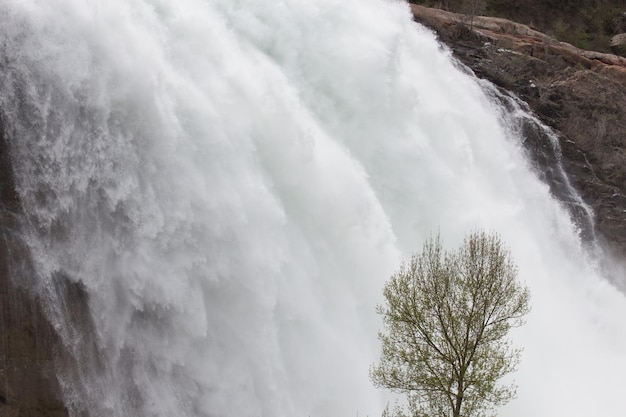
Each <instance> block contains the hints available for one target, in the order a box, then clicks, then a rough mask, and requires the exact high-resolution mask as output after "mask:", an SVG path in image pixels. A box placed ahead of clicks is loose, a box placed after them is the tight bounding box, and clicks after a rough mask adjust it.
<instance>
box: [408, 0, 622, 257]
mask: <svg viewBox="0 0 626 417" xmlns="http://www.w3.org/2000/svg"><path fill="white" fill-rule="evenodd" d="M410 6H411V11H412V12H413V16H414V19H415V20H416V21H417V22H419V23H422V24H423V25H425V26H426V27H429V28H431V29H432V30H434V31H435V32H436V33H437V34H438V36H439V38H440V40H441V41H442V42H443V43H444V44H446V45H447V46H448V47H449V48H450V49H451V50H452V52H453V54H454V56H455V57H456V58H457V59H458V60H459V61H461V62H462V63H463V64H465V65H467V66H468V67H469V68H471V69H472V70H473V71H474V72H475V73H476V75H478V76H479V77H481V78H485V79H487V80H489V81H491V82H493V83H494V84H496V85H497V86H499V87H501V88H503V89H505V90H507V91H510V92H512V93H514V94H515V95H517V96H518V97H519V98H521V99H522V100H523V101H525V102H526V103H528V105H529V106H530V109H531V110H532V111H533V112H534V113H535V114H536V115H537V116H538V117H539V119H541V120H542V121H543V122H544V123H545V124H547V125H548V126H550V127H552V128H553V129H554V130H555V131H556V133H557V134H558V136H559V142H560V147H561V151H562V158H563V159H562V162H563V165H564V168H565V170H566V171H567V173H568V175H569V177H570V180H571V181H572V185H573V186H574V187H575V188H576V189H577V190H578V191H579V192H580V194H581V196H582V198H583V199H584V200H585V202H586V203H587V204H589V205H590V206H591V207H592V208H593V210H594V212H595V215H596V218H595V227H596V230H597V232H598V235H599V238H600V240H601V241H603V243H604V244H605V246H606V247H607V248H608V250H609V251H611V252H613V255H614V256H615V258H616V259H621V260H624V259H626V58H624V57H621V56H616V55H611V54H605V53H599V52H593V51H586V50H582V49H579V48H576V47H574V46H572V45H570V44H567V43H564V42H558V41H556V40H554V39H552V38H550V37H549V36H547V35H545V34H543V33H540V32H538V31H536V30H533V29H531V28H530V27H528V26H525V25H522V24H518V23H515V22H512V21H510V20H506V19H502V18H496V17H483V16H467V15H461V14H455V13H450V12H446V11H443V10H439V9H432V8H427V7H423V6H419V5H415V4H411V5H410ZM529 145H530V144H529ZM529 153H530V154H531V155H533V152H532V149H531V150H530V152H529Z"/></svg>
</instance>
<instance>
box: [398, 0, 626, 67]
mask: <svg viewBox="0 0 626 417" xmlns="http://www.w3.org/2000/svg"><path fill="white" fill-rule="evenodd" d="M410 2H411V3H416V4H422V5H424V6H428V7H437V8H441V9H444V10H448V11H451V12H455V13H464V14H471V15H485V16H495V17H503V18H506V19H510V20H513V21H515V22H519V23H523V24H526V25H528V26H530V27H532V28H534V29H536V30H538V31H540V32H544V33H546V34H548V35H550V36H553V37H554V38H556V39H558V40H559V41H563V42H568V43H571V44H572V45H574V46H577V47H579V48H582V49H590V50H595V51H599V52H612V53H615V54H619V55H623V56H626V46H625V45H622V46H619V47H613V48H611V38H612V37H613V36H614V35H618V34H620V33H625V32H626V0H410Z"/></svg>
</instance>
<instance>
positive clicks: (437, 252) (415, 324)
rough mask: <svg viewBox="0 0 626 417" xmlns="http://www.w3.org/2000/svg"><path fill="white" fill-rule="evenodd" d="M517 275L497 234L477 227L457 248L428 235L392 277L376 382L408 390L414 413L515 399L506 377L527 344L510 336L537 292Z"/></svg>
mask: <svg viewBox="0 0 626 417" xmlns="http://www.w3.org/2000/svg"><path fill="white" fill-rule="evenodd" d="M516 279H517V267H516V265H515V263H514V262H513V260H512V258H511V256H510V253H509V251H508V250H507V249H506V248H505V247H504V245H503V243H502V242H501V240H500V238H499V237H498V235H497V234H487V233H484V232H474V233H471V234H470V235H468V236H467V237H466V238H465V240H464V242H463V243H462V245H461V246H460V247H459V248H458V249H457V250H456V251H451V252H448V251H444V250H443V248H442V244H441V241H440V238H439V237H437V238H434V239H432V238H431V239H430V240H428V241H427V242H426V243H425V244H424V247H423V249H422V252H420V253H416V254H414V255H413V257H412V258H411V260H410V262H408V263H405V264H403V265H401V266H400V269H399V270H398V271H397V272H395V273H394V274H393V275H392V276H391V278H390V280H389V281H388V282H387V283H386V285H385V288H384V298H385V303H384V304H383V305H379V306H378V309H377V311H378V313H379V314H380V315H381V316H382V319H383V323H384V330H383V331H381V332H380V333H379V339H380V341H381V344H382V346H381V358H380V362H379V363H378V364H377V365H374V366H373V367H372V369H371V370H370V376H371V379H372V381H373V382H374V384H375V385H376V386H379V387H385V388H389V389H391V390H393V391H395V392H401V393H406V394H408V402H409V411H410V414H411V415H412V416H431V417H434V416H442V417H443V416H446V417H448V416H451V417H459V416H463V417H473V416H483V415H486V414H487V413H488V412H489V411H490V410H492V409H493V407H494V406H498V405H502V404H504V403H506V402H508V401H509V400H510V399H511V398H512V397H513V396H514V395H515V386H514V385H501V384H498V380H499V379H500V378H501V377H503V376H504V375H506V374H508V373H509V372H512V371H513V370H515V368H516V366H517V364H518V362H519V353H520V351H519V349H517V348H515V347H513V346H512V345H511V343H510V342H509V340H508V339H507V337H506V336H507V334H508V332H509V330H510V329H511V327H515V326H519V325H521V324H523V318H524V315H525V314H526V313H527V312H528V311H529V299H530V294H529V290H528V289H527V288H526V287H524V286H522V285H521V284H519V283H518V282H517V281H516Z"/></svg>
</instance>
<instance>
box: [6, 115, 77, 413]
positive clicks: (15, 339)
mask: <svg viewBox="0 0 626 417" xmlns="http://www.w3.org/2000/svg"><path fill="white" fill-rule="evenodd" d="M19 206H20V205H19V200H18V198H17V194H16V192H15V187H14V184H13V179H12V175H11V167H10V159H9V153H8V150H7V146H6V142H5V138H4V134H3V132H2V126H1V125H0V416H2V417H66V416H67V415H68V413H67V410H66V407H65V406H64V404H63V401H62V400H61V395H60V394H61V392H60V388H59V383H58V381H57V377H56V372H55V370H56V368H55V361H54V360H55V355H56V353H57V352H58V348H59V347H60V346H61V344H60V341H59V339H58V336H57V334H56V332H55V331H54V329H53V328H52V326H51V325H50V323H49V322H48V320H46V318H45V315H44V313H43V311H42V308H41V304H40V302H39V299H38V298H37V297H36V296H35V295H34V293H32V292H31V291H29V289H28V285H29V284H30V283H28V282H23V280H24V278H25V277H28V276H29V273H30V271H31V267H30V262H29V255H28V250H27V248H26V247H25V245H24V244H23V242H22V240H21V239H20V233H19V231H20V227H19V208H20V207H19Z"/></svg>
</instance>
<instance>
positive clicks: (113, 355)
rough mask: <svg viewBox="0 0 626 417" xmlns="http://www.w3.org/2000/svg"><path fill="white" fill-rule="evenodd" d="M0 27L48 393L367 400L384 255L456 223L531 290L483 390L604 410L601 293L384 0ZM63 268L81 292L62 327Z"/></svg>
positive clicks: (251, 408) (619, 344)
mask: <svg viewBox="0 0 626 417" xmlns="http://www.w3.org/2000/svg"><path fill="white" fill-rule="evenodd" d="M0 28H1V29H0V42H1V43H0V45H1V47H2V55H1V56H0V59H1V61H0V62H1V67H0V108H1V109H2V111H3V113H4V120H5V124H6V130H7V134H8V140H9V145H10V148H11V154H12V157H13V167H14V170H15V176H16V186H17V189H18V193H19V195H20V198H21V200H22V204H23V207H24V216H25V219H26V220H25V224H26V225H27V227H26V228H25V231H24V234H25V236H24V239H25V240H26V242H27V243H28V246H29V248H30V251H31V254H32V258H33V262H34V265H35V268H36V272H37V277H36V279H37V285H36V286H37V291H39V293H40V294H41V296H42V298H43V299H44V300H46V306H45V308H46V312H47V314H48V316H49V317H50V320H52V322H53V324H54V326H55V328H56V329H57V331H58V332H59V333H60V334H61V336H62V337H63V339H64V343H65V344H66V345H67V349H68V351H70V352H73V354H74V355H75V356H76V358H77V362H78V365H77V369H74V370H72V371H71V372H70V371H68V370H65V371H64V370H61V371H60V377H61V379H62V383H63V391H64V396H65V398H66V402H67V403H68V404H69V406H70V409H71V412H72V413H73V415H76V416H78V415H83V414H81V413H82V412H83V411H84V410H87V411H88V413H89V415H90V416H94V417H95V416H98V417H107V416H163V417H170V416H210V417H218V416H219V417H261V416H264V417H292V416H311V417H324V416H326V417H339V416H354V415H360V416H367V415H369V416H377V415H380V412H381V410H382V409H383V407H384V405H385V402H386V401H387V400H388V398H389V397H388V394H387V393H385V392H383V391H380V390H375V389H374V388H373V387H372V385H371V383H370V382H369V379H368V368H369V366H370V364H372V363H373V362H374V361H376V360H377V357H378V342H377V340H376V332H377V330H378V328H379V326H380V322H379V319H378V317H377V316H376V314H375V305H376V303H378V302H381V301H382V297H381V289H382V286H383V284H384V282H385V280H386V279H387V278H388V277H389V276H390V274H391V273H392V272H393V271H394V270H395V269H396V268H397V267H398V265H399V263H400V262H401V260H403V259H407V258H408V257H409V256H410V254H411V252H412V251H416V250H419V249H420V248H421V244H422V242H423V241H424V239H425V238H427V237H428V236H429V235H430V234H431V233H437V231H439V233H440V234H441V237H442V240H443V242H444V244H445V245H449V246H451V247H453V246H456V245H457V244H458V243H459V242H460V241H461V240H462V238H463V236H464V235H465V234H466V233H467V232H469V231H471V230H475V229H478V228H483V229H486V230H494V231H497V232H499V233H500V234H501V236H502V238H503V240H504V241H505V242H507V244H508V245H509V246H510V248H511V251H512V255H513V257H514V258H515V259H516V261H517V263H518V264H519V277H520V279H521V280H522V281H524V282H526V283H527V284H528V285H529V286H530V288H531V291H532V306H533V311H532V313H531V314H530V316H529V319H528V323H527V325H526V326H524V327H522V328H519V329H516V331H515V332H514V333H513V335H512V336H513V338H514V340H515V341H516V343H518V344H519V345H521V346H523V347H524V349H525V350H524V354H523V356H522V359H521V361H522V362H521V366H520V369H519V371H518V372H517V373H516V374H514V375H513V378H514V379H515V380H516V381H517V383H518V385H519V389H518V396H517V399H515V400H514V401H512V402H511V403H510V404H509V405H508V406H506V407H505V408H503V409H502V410H501V413H500V415H502V416H509V417H517V416H529V415H532V416H534V417H543V416H546V417H547V416H553V415H567V416H580V417H588V416H590V415H603V416H618V415H622V413H623V407H622V405H621V401H620V398H621V397H620V396H621V395H622V391H623V388H624V382H623V378H622V375H623V374H624V372H625V371H626V325H624V322H623V318H624V317H626V299H625V297H624V295H623V294H621V293H620V292H618V291H616V290H615V289H614V288H613V287H612V286H611V285H610V284H609V283H608V282H607V280H606V279H605V278H604V277H603V276H602V273H601V272H600V271H599V268H598V267H597V265H596V264H597V260H596V259H594V257H593V256H591V255H589V254H587V253H586V251H585V249H584V247H583V245H582V244H581V241H580V238H579V230H578V228H577V226H576V225H575V224H574V222H573V221H572V220H571V219H570V216H569V215H568V214H567V211H566V210H565V209H564V208H563V207H562V206H561V204H559V203H558V202H557V201H556V200H555V199H553V197H552V196H551V194H550V190H549V188H548V186H547V185H545V184H544V183H543V182H542V181H541V180H540V179H538V177H537V175H536V174H535V173H534V171H533V169H532V167H531V166H530V163H529V162H528V160H527V159H526V157H525V151H524V149H523V147H522V144H521V141H522V139H521V138H520V136H519V134H518V133H516V132H517V129H515V127H514V126H511V125H510V124H511V123H510V122H507V120H509V119H507V118H505V117H501V109H499V108H497V104H495V102H494V100H492V99H491V98H490V97H489V94H487V93H486V92H485V91H484V89H483V88H481V85H480V83H479V82H478V81H477V80H476V79H474V78H473V77H472V76H470V75H468V74H466V73H464V72H462V71H460V70H459V69H458V67H457V66H456V65H455V64H454V63H453V62H452V60H451V57H450V53H449V52H448V51H446V50H445V49H444V48H442V47H441V46H440V45H439V44H438V43H437V42H436V40H435V36H434V35H433V34H432V33H430V32H429V31H427V30H425V29H424V28H421V27H419V26H417V25H416V24H414V23H413V22H412V21H411V16H410V13H409V10H408V7H407V5H406V4H405V3H403V2H399V1H391V0H306V1H304V0H276V1H271V2H268V1H265V0H176V1H171V0H89V1H85V0H4V1H3V2H2V4H0ZM62 282H69V283H71V284H72V285H77V286H78V287H80V288H81V289H82V290H81V291H83V292H84V293H85V295H86V299H87V300H88V301H87V303H88V311H87V314H88V320H87V321H88V322H89V323H90V324H89V325H88V326H85V328H84V329H80V328H77V327H76V323H73V322H71V321H68V320H67V315H66V314H64V313H63V311H66V310H67V309H68V308H69V309H71V308H72V306H71V305H68V303H71V300H69V301H68V299H67V298H66V297H64V296H63V291H61V290H60V288H63V284H62ZM85 329H88V331H86V330H85ZM87 351H89V352H91V353H85V352H87Z"/></svg>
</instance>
